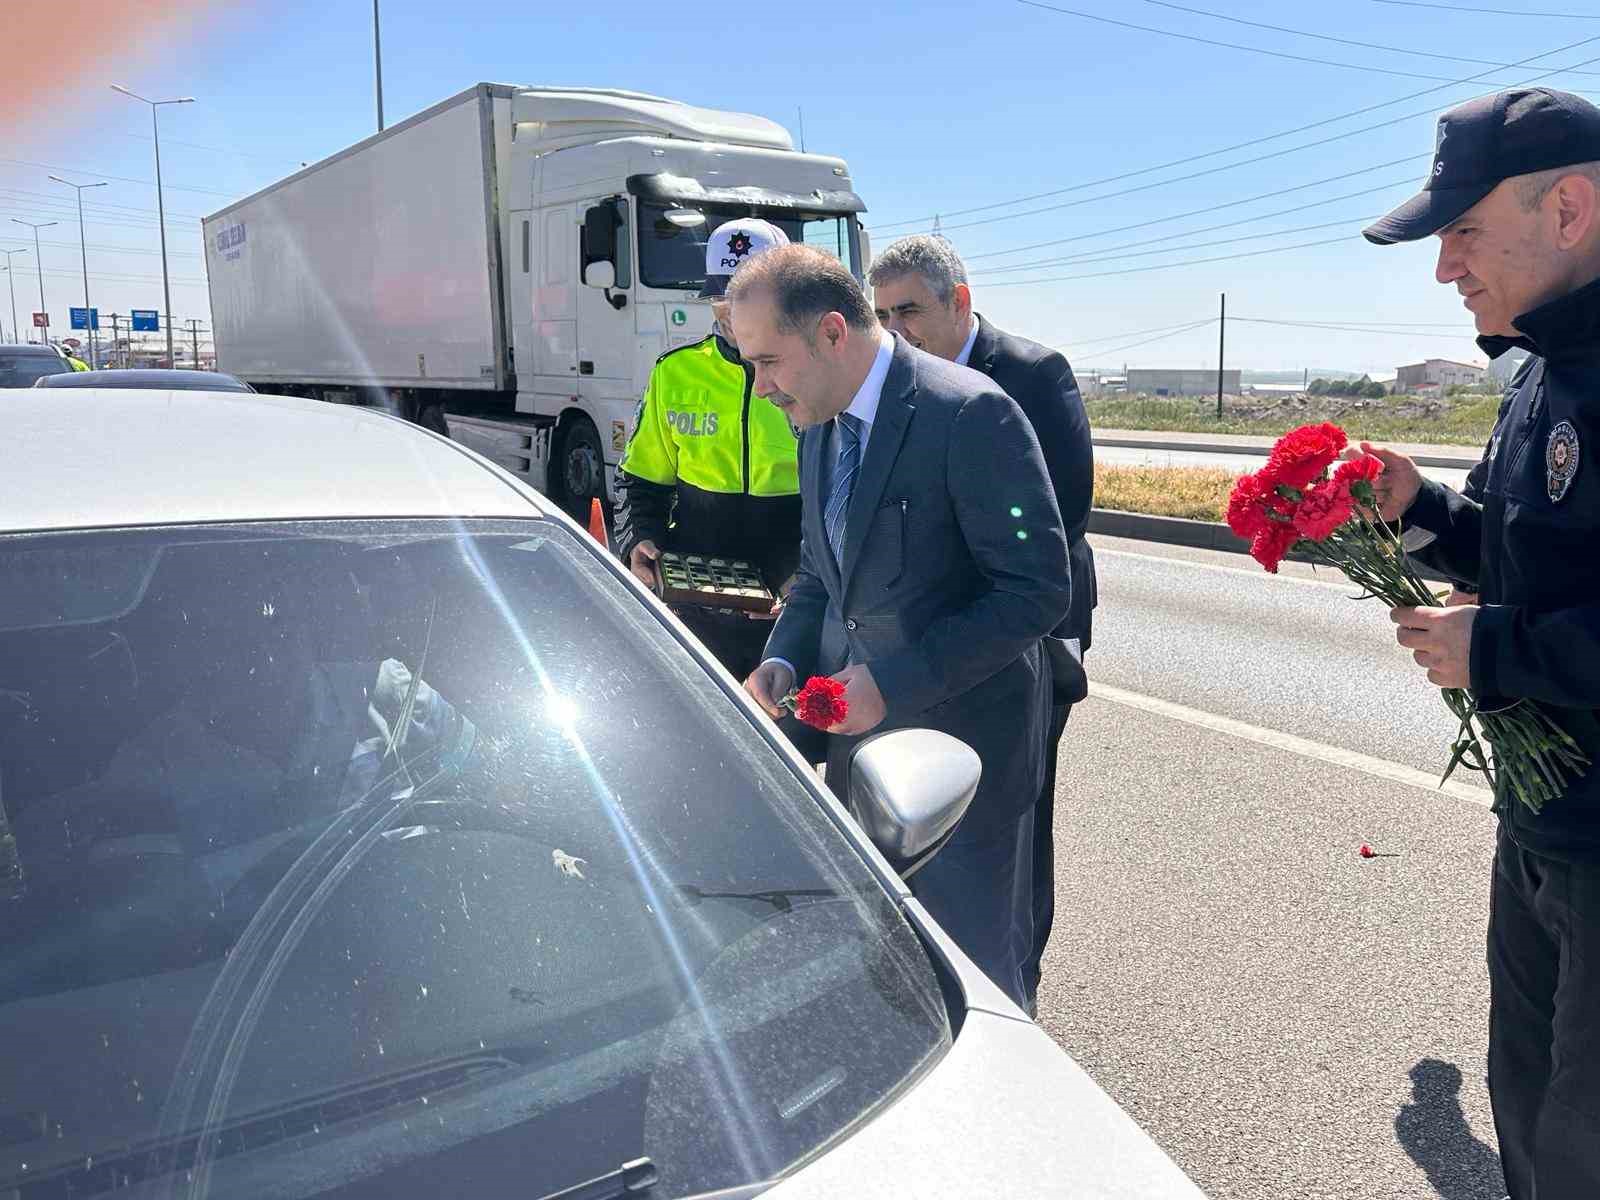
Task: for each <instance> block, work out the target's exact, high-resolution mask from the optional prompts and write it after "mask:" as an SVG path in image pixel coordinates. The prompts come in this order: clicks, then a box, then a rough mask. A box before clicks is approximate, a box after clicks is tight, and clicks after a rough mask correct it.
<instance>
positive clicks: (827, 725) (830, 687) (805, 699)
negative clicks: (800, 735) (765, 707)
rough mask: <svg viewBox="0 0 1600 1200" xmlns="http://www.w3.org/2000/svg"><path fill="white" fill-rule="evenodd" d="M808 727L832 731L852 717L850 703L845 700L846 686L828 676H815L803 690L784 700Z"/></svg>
mask: <svg viewBox="0 0 1600 1200" xmlns="http://www.w3.org/2000/svg"><path fill="white" fill-rule="evenodd" d="M782 704H783V706H784V707H785V708H787V709H790V710H791V711H792V712H793V713H794V715H795V716H797V717H799V718H800V719H801V720H802V721H804V722H805V723H806V724H807V725H812V726H815V727H816V728H817V729H832V728H833V727H834V726H835V725H838V724H840V723H841V722H842V721H843V720H844V719H845V718H846V717H847V716H849V715H850V702H849V701H848V700H846V699H845V698H844V684H842V683H840V682H839V681H838V680H837V679H830V678H829V677H828V676H826V675H813V676H812V677H811V678H810V679H808V680H806V685H805V687H803V688H798V689H796V690H795V691H792V692H790V693H789V694H788V695H787V696H785V697H784V698H783V700H782Z"/></svg>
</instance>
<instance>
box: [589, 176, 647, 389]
mask: <svg viewBox="0 0 1600 1200" xmlns="http://www.w3.org/2000/svg"><path fill="white" fill-rule="evenodd" d="M578 215H579V264H580V265H579V269H580V272H581V279H582V281H583V282H585V283H587V284H588V285H589V286H583V287H579V288H578V374H579V375H581V376H590V375H592V376H594V377H595V378H597V379H606V380H613V381H615V380H623V381H626V382H627V384H628V386H629V387H630V388H631V387H632V384H633V366H634V363H633V358H634V354H633V350H634V314H633V310H632V307H631V302H632V291H633V230H632V228H631V222H630V221H629V218H628V200H627V197H625V196H606V197H598V198H596V199H594V200H592V201H590V202H589V203H588V204H586V205H580V206H579V212H578ZM605 263H610V264H611V270H610V271H604V264H605ZM597 268H598V270H599V271H601V272H604V273H603V274H600V273H597ZM608 276H609V278H610V279H611V280H612V281H613V282H611V283H610V284H609V286H596V284H603V283H604V281H605V279H606V277H608Z"/></svg>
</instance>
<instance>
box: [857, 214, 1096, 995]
mask: <svg viewBox="0 0 1600 1200" xmlns="http://www.w3.org/2000/svg"><path fill="white" fill-rule="evenodd" d="M869 278H870V281H871V283H872V289H873V303H874V305H875V308H876V311H877V315H878V320H879V321H880V322H881V323H882V324H883V326H884V328H886V329H888V330H890V331H891V332H893V333H898V334H899V335H900V336H901V337H903V338H905V339H906V341H908V342H910V343H911V344H912V345H913V346H915V347H917V349H919V350H926V351H927V352H928V353H929V354H937V355H938V356H939V357H940V358H944V359H949V360H950V361H951V362H956V363H960V364H961V365H962V366H964V367H971V368H972V369H973V370H974V371H978V372H981V373H982V374H984V375H987V376H988V377H989V378H990V379H992V380H994V381H995V383H997V384H999V385H1000V387H1001V389H1002V390H1003V391H1004V392H1005V394H1006V395H1008V396H1010V397H1011V398H1012V399H1013V400H1015V401H1016V402H1017V405H1018V406H1019V407H1020V408H1021V409H1022V412H1023V415H1025V416H1026V417H1027V418H1028V422H1029V424H1031V425H1032V426H1033V432H1034V435H1035V436H1036V437H1037V438H1038V439H1039V448H1040V449H1041V450H1043V451H1044V461H1045V465H1046V466H1047V467H1048V468H1049V470H1050V483H1051V485H1052V486H1053V487H1054V488H1055V493H1056V504H1057V505H1058V506H1059V507H1060V509H1061V519H1062V521H1063V523H1064V524H1065V525H1066V530H1067V550H1068V553H1069V555H1070V557H1071V559H1072V609H1071V611H1069V612H1068V613H1067V615H1066V618H1065V619H1064V620H1063V621H1062V622H1061V624H1060V625H1059V626H1057V627H1056V629H1055V632H1054V635H1053V636H1052V638H1051V639H1050V640H1049V641H1047V642H1046V643H1045V650H1046V653H1047V656H1048V657H1049V658H1050V661H1051V664H1052V666H1053V668H1054V672H1053V673H1054V681H1053V682H1054V686H1053V692H1054V695H1053V697H1052V701H1053V702H1052V705H1051V710H1050V727H1049V731H1048V733H1047V734H1046V737H1045V772H1044V786H1043V787H1042V788H1040V790H1039V800H1038V803H1037V805H1036V807H1035V808H1034V812H1033V847H1034V849H1033V953H1032V955H1031V956H1030V957H1029V960H1028V965H1027V970H1028V975H1029V976H1030V977H1031V979H1032V986H1033V987H1034V988H1035V989H1037V988H1038V985H1039V975H1040V970H1041V963H1042V960H1043V958H1044V948H1045V945H1046V943H1047V942H1049V940H1050V928H1051V926H1052V925H1053V924H1054V922H1055V907H1056V903H1055V902H1056V883H1055V861H1056V850H1055V794H1056V755H1057V751H1058V749H1059V747H1060V744H1061V734H1062V732H1063V731H1064V730H1065V729H1066V727H1067V718H1068V717H1069V716H1071V714H1072V705H1073V703H1074V702H1075V701H1077V700H1081V699H1082V698H1083V689H1084V687H1085V686H1086V684H1087V680H1086V679H1085V677H1084V674H1083V655H1084V653H1085V652H1086V651H1087V650H1088V649H1089V633H1090V619H1091V614H1092V613H1093V611H1094V607H1095V603H1096V601H1097V599H1098V595H1097V590H1096V586H1095V574H1094V550H1093V548H1091V547H1090V545H1089V540H1088V537H1087V534H1088V531H1089V508H1090V506H1091V505H1092V504H1093V502H1094V446H1093V444H1092V443H1091V441H1090V437H1089V416H1088V414H1087V413H1086V412H1085V411H1084V407H1083V396H1082V395H1081V394H1080V393H1079V391H1078V381H1077V380H1076V379H1075V378H1074V377H1073V374H1072V368H1071V366H1069V365H1068V363H1067V360H1066V359H1065V358H1063V357H1062V356H1061V355H1060V354H1059V353H1057V352H1056V351H1054V350H1051V349H1049V348H1047V347H1045V346H1041V345H1040V344H1039V343H1038V342H1030V341H1029V340H1028V339H1027V338H1022V337H1017V336H1016V335H1015V334H1010V333H1006V332H1004V331H1003V330H999V329H996V328H995V327H994V326H993V325H991V324H990V323H989V322H988V321H986V320H984V319H983V317H981V316H980V315H978V314H977V313H976V312H974V311H973V310H972V289H971V288H970V287H969V286H968V284H967V267H966V264H965V263H963V262H962V261H961V256H960V255H959V254H957V253H956V249H955V247H954V246H952V245H951V244H950V242H949V241H948V240H947V239H946V238H942V237H939V236H937V235H931V234H917V235H915V236H913V237H908V238H902V239H900V240H899V241H898V242H895V243H894V244H893V245H891V246H889V247H888V249H886V250H884V251H883V253H882V254H880V255H878V257H877V258H875V259H874V260H873V262H872V271H871V273H870V277H869Z"/></svg>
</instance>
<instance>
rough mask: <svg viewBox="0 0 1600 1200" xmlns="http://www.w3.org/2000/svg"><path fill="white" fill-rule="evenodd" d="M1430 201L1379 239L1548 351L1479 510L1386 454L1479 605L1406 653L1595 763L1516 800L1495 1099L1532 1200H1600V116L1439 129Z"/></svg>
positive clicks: (1479, 315) (1414, 539) (1411, 543)
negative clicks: (1540, 726) (1421, 255)
mask: <svg viewBox="0 0 1600 1200" xmlns="http://www.w3.org/2000/svg"><path fill="white" fill-rule="evenodd" d="M1435 147H1436V148H1435V152H1434V160H1433V166H1432V170H1431V172H1430V174H1429V176H1428V179H1427V181H1426V182H1425V183H1424V185H1423V190H1422V192H1421V193H1420V194H1419V195H1417V196H1416V197H1414V198H1412V199H1411V200H1409V201H1407V202H1406V203H1405V204H1403V205H1401V206H1400V207H1399V208H1397V209H1395V210H1394V211H1393V212H1392V213H1390V214H1389V215H1388V216H1386V217H1384V218H1383V219H1382V220H1380V221H1378V222H1377V223H1376V224H1374V225H1373V226H1372V227H1371V228H1370V229H1368V230H1367V231H1366V236H1367V238H1368V239H1369V240H1370V241H1373V242H1377V243H1379V244H1387V243H1391V242H1401V241H1415V240H1418V239H1421V238H1425V237H1428V236H1430V235H1437V236H1438V238H1439V262H1438V270H1437V278H1438V280H1439V282H1440V283H1445V284H1453V285H1454V286H1455V287H1456V290H1457V291H1458V292H1460V294H1461V296H1462V298H1463V303H1464V304H1465V306H1466V308H1467V309H1468V310H1469V311H1470V312H1471V313H1472V315H1473V318H1474V319H1475V321H1476V324H1477V328H1478V333H1479V335H1480V336H1479V345H1480V346H1482V347H1483V349H1484V352H1485V353H1487V354H1488V355H1490V356H1491V357H1498V356H1499V355H1501V354H1503V353H1505V352H1506V351H1508V350H1510V349H1511V348H1512V347H1516V346H1520V347H1524V348H1526V349H1528V350H1529V351H1531V352H1532V355H1533V357H1531V358H1529V360H1528V361H1527V363H1525V364H1524V366H1523V367H1522V368H1521V369H1520V370H1519V372H1518V374H1517V376H1516V377H1515V378H1514V379H1513V381H1512V384H1511V387H1510V390H1509V392H1508V394H1507V398H1506V403H1505V405H1503V406H1502V408H1501V415H1500V419H1499V421H1498V423H1497V424H1496V427H1495V431H1494V436H1493V438H1492V440H1491V441H1490V443H1489V447H1488V450H1487V452H1486V454H1485V456H1484V462H1483V465H1482V468H1481V469H1480V470H1479V471H1478V472H1476V473H1475V478H1476V479H1477V481H1478V482H1477V485H1476V487H1475V489H1474V490H1475V491H1476V492H1477V497H1476V498H1474V497H1472V496H1463V495H1460V494H1458V493H1456V492H1453V491H1451V490H1450V489H1449V488H1446V487H1444V486H1442V485H1440V484H1438V483H1435V482H1432V481H1429V480H1424V479H1423V478H1422V477H1421V475H1420V474H1419V473H1418V471H1417V468H1416V465H1415V464H1414V463H1413V462H1412V461H1411V460H1410V459H1408V458H1406V457H1405V456H1403V455H1400V454H1396V453H1394V452H1392V451H1389V450H1384V449H1379V448H1374V447H1367V446H1363V450H1364V451H1366V452H1369V453H1372V454H1375V455H1376V456H1377V457H1378V458H1380V459H1381V460H1382V461H1383V463H1384V468H1385V469H1384V472H1383V474H1382V475H1381V476H1380V477H1379V481H1378V496H1379V502H1380V508H1381V511H1382V515H1383V516H1384V517H1385V518H1386V519H1388V520H1395V519H1396V518H1399V517H1403V518H1404V521H1405V525H1406V527H1407V529H1408V533H1407V547H1408V549H1410V550H1412V552H1413V553H1414V554H1415V555H1416V556H1417V557H1419V558H1422V559H1424V560H1426V561H1428V562H1430V563H1432V564H1433V565H1434V566H1436V567H1438V568H1439V569H1440V570H1441V571H1443V572H1444V573H1445V574H1446V575H1447V576H1449V577H1450V578H1452V579H1458V580H1461V581H1462V582H1464V583H1467V584H1469V585H1473V586H1475V587H1476V589H1477V592H1478V596H1477V602H1476V603H1468V604H1457V605H1453V606H1450V607H1440V608H1406V609H1396V610H1394V612H1393V613H1391V617H1392V618H1393V620H1394V621H1395V624H1396V625H1397V626H1398V627H1399V629H1398V637H1399V641H1400V644H1401V645H1402V646H1404V647H1406V648H1407V649H1409V650H1411V651H1412V654H1413V657H1414V658H1415V659H1416V661H1417V663H1418V664H1419V665H1420V666H1421V667H1423V668H1424V669H1425V670H1426V671H1427V673H1428V679H1429V680H1430V681H1431V682H1432V683H1434V684H1437V685H1438V686H1440V687H1470V688H1471V689H1472V690H1473V692H1474V694H1475V695H1476V696H1477V698H1478V700H1479V702H1480V704H1481V705H1482V706H1483V707H1485V708H1488V707H1497V706H1500V705H1503V704H1506V703H1510V702H1515V701H1518V700H1524V699H1525V700H1532V701H1536V702H1538V703H1539V705H1540V706H1541V707H1542V708H1543V710H1544V711H1545V712H1546V713H1547V714H1549V715H1550V716H1551V717H1552V718H1553V719H1554V720H1556V721H1557V722H1558V723H1559V724H1560V725H1561V726H1562V727H1564V728H1565V729H1566V730H1567V732H1568V733H1570V734H1571V735H1572V737H1573V738H1575V739H1576V740H1577V742H1578V743H1579V744H1580V745H1581V746H1582V747H1583V749H1584V750H1585V751H1586V752H1587V753H1588V755H1589V757H1590V759H1591V760H1592V765H1591V766H1590V767H1589V769H1588V770H1587V772H1586V773H1584V774H1583V775H1582V776H1581V777H1579V778H1578V779H1577V780H1576V781H1575V782H1573V783H1572V784H1571V785H1570V786H1569V787H1568V789H1567V791H1566V794H1565V795H1563V796H1561V797H1560V798H1559V799H1556V800H1552V801H1550V802H1548V803H1547V804H1546V805H1545V806H1544V809H1543V811H1542V812H1539V813H1537V814H1536V813H1534V812H1532V811H1531V810H1529V809H1527V808H1525V807H1524V806H1523V805H1522V804H1521V803H1519V802H1518V801H1516V800H1514V799H1511V798H1509V797H1507V796H1506V795H1505V794H1504V792H1503V789H1502V793H1501V794H1500V795H1498V796H1497V797H1496V811H1497V812H1498V813H1499V817H1500V831H1499V844H1498V847H1497V849H1496V852H1495V862H1494V874H1493V881H1492V884H1491V892H1490V915H1489V937H1488V956H1489V979H1490V994H1489V1093H1490V1099H1491V1100H1492V1102H1493V1106H1494V1117H1495V1127H1496V1130H1497V1131H1498V1133H1499V1140H1500V1157H1501V1162H1502V1164H1503V1166H1504V1168H1505V1175H1506V1185H1507V1187H1508V1189H1509V1190H1510V1194H1511V1197H1512V1200H1594V1198H1596V1197H1600V464H1596V463H1594V462H1592V461H1590V460H1591V457H1592V456H1594V455H1596V454H1600V109H1597V108H1595V106H1594V105H1592V104H1590V103H1588V102H1587V101H1585V100H1583V99H1580V98H1579V97H1577V96H1574V95H1571V94H1569V93H1566V92H1557V91H1551V90H1548V89H1545V88H1521V89H1515V90H1512V91H1506V92H1501V93H1499V94H1498V95H1495V96H1489V97H1484V98H1481V99H1477V100H1472V101H1469V102H1467V103H1466V104H1462V105H1460V106H1458V107H1456V108H1453V109H1451V110H1450V111H1448V112H1446V113H1445V114H1444V115H1443V116H1441V117H1440V118H1439V124H1438V130H1437V137H1436V141H1435Z"/></svg>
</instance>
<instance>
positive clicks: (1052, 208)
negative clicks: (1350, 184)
mask: <svg viewBox="0 0 1600 1200" xmlns="http://www.w3.org/2000/svg"><path fill="white" fill-rule="evenodd" d="M1432 157H1433V156H1432V155H1431V154H1407V155H1405V156H1404V157H1402V158H1391V159H1390V160H1389V161H1388V162H1381V163H1374V164H1373V165H1372V166H1370V167H1361V168H1360V169H1359V170H1355V171H1345V172H1342V173H1341V174H1338V175H1329V176H1328V177H1327V178H1326V179H1318V180H1315V181H1313V182H1311V183H1299V184H1296V185H1295V186H1293V187H1287V188H1279V189H1278V190H1277V191H1272V192H1262V193H1261V194H1260V195H1257V196H1252V197H1250V198H1249V199H1246V200H1234V201H1230V202H1228V203H1226V204H1217V205H1213V206H1212V207H1211V208H1202V209H1198V210H1196V212H1215V211H1216V210H1217V209H1219V208H1232V207H1234V206H1236V205H1239V204H1249V203H1251V202H1252V201H1254V200H1266V199H1268V198H1269V197H1272V196H1284V195H1287V194H1288V193H1290V192H1303V191H1305V190H1306V188H1312V187H1321V186H1322V185H1323V184H1325V183H1337V182H1338V181H1339V180H1341V179H1350V178H1352V177H1353V176H1356V175H1367V174H1370V173H1371V172H1373V171H1381V170H1383V168H1385V167H1394V166H1398V165H1399V164H1401V163H1409V162H1416V161H1417V160H1418V159H1423V158H1432ZM1227 169H1228V168H1226V167H1216V168H1211V169H1208V170H1205V171H1200V172H1198V173H1197V175H1180V176H1178V177H1177V178H1176V179H1163V180H1161V181H1159V183H1158V184H1156V185H1145V184H1141V185H1140V186H1139V187H1132V188H1123V189H1122V190H1121V191H1118V192H1103V193H1101V194H1100V195H1098V196H1086V197H1085V198H1084V199H1082V200H1069V201H1066V202H1065V203H1062V204H1050V205H1046V206H1045V207H1043V208H1030V209H1028V210H1027V211H1025V212H1020V213H1007V214H1005V215H1003V216H998V217H984V218H983V219H982V220H978V221H965V222H963V223H961V224H959V225H946V226H945V229H946V230H947V231H948V230H952V229H972V228H974V227H976V226H979V225H993V224H995V223H997V222H999V221H1011V220H1015V219H1017V218H1019V217H1035V216H1038V215H1039V214H1041V213H1047V212H1059V211H1060V210H1061V209H1064V208H1077V207H1079V206H1081V205H1084V204H1093V203H1095V202H1096V201H1098V200H1113V199H1115V198H1117V197H1118V196H1126V195H1129V194H1130V193H1132V192H1139V191H1144V190H1145V188H1146V187H1148V186H1160V187H1165V186H1167V185H1168V184H1172V183H1183V182H1186V181H1187V180H1190V179H1194V178H1197V177H1198V175H1211V174H1215V172H1216V171H1218V170H1227ZM1184 215H1187V216H1193V215H1195V214H1194V213H1187V214H1184Z"/></svg>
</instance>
